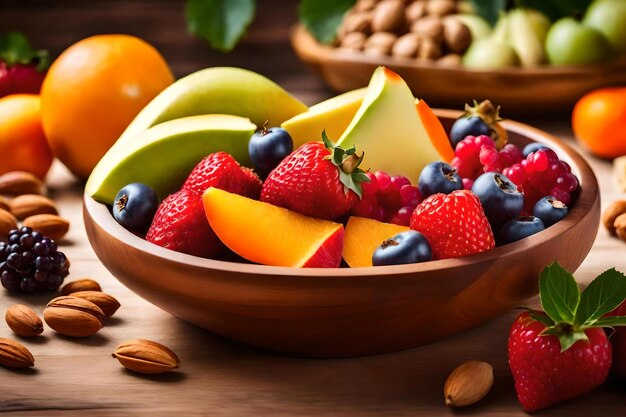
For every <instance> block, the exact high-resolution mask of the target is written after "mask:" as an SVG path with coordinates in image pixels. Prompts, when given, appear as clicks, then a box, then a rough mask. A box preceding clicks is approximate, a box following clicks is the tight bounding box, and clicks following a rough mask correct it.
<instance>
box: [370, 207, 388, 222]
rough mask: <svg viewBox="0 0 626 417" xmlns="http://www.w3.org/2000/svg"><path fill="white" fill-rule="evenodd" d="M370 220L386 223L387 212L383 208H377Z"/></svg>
mask: <svg viewBox="0 0 626 417" xmlns="http://www.w3.org/2000/svg"><path fill="white" fill-rule="evenodd" d="M370 218H372V219H374V220H378V221H379V222H384V221H385V220H386V219H387V211H386V210H385V209H384V208H382V207H381V206H378V207H375V208H374V211H373V213H372V215H371V217H370Z"/></svg>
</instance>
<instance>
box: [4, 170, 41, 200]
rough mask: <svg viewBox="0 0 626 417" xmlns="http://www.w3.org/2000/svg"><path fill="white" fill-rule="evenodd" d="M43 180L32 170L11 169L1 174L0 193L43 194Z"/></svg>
mask: <svg viewBox="0 0 626 417" xmlns="http://www.w3.org/2000/svg"><path fill="white" fill-rule="evenodd" d="M42 191H43V182H41V180H40V179H39V178H37V177H36V176H34V175H33V174H31V173H30V172H25V171H11V172H7V173H6V174H3V175H0V194H7V195H22V194H41V193H42Z"/></svg>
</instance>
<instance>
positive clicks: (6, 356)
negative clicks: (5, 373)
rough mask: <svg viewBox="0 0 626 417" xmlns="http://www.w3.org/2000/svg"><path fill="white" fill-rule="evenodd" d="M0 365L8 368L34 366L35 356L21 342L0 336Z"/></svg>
mask: <svg viewBox="0 0 626 417" xmlns="http://www.w3.org/2000/svg"><path fill="white" fill-rule="evenodd" d="M0 365H3V366H6V367H8V368H30V367H31V366H35V358H33V355H32V353H30V351H29V350H28V349H26V347H25V346H24V345H22V344H21V343H19V342H16V341H15V340H11V339H5V338H4V337H0Z"/></svg>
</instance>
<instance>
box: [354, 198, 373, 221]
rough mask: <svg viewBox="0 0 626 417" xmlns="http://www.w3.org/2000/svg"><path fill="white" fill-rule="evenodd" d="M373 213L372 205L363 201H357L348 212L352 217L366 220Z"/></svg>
mask: <svg viewBox="0 0 626 417" xmlns="http://www.w3.org/2000/svg"><path fill="white" fill-rule="evenodd" d="M373 212H374V206H373V205H372V203H370V202H369V201H368V200H365V199H363V200H360V201H358V202H357V203H356V204H355V205H354V207H352V210H350V213H352V214H353V215H354V216H359V217H367V218H369V217H370V216H371V215H372V213H373Z"/></svg>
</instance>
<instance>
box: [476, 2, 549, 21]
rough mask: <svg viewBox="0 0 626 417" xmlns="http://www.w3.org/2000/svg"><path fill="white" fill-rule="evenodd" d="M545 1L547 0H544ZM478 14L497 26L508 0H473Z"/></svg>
mask: <svg viewBox="0 0 626 417" xmlns="http://www.w3.org/2000/svg"><path fill="white" fill-rule="evenodd" d="M544 1H545V0H544ZM471 3H472V7H473V8H474V10H475V11H476V14H477V15H479V16H481V17H482V18H483V19H485V20H486V21H487V22H489V24H491V26H495V24H496V22H497V21H498V17H499V16H500V12H502V11H505V10H506V6H507V3H508V1H507V0H471Z"/></svg>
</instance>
